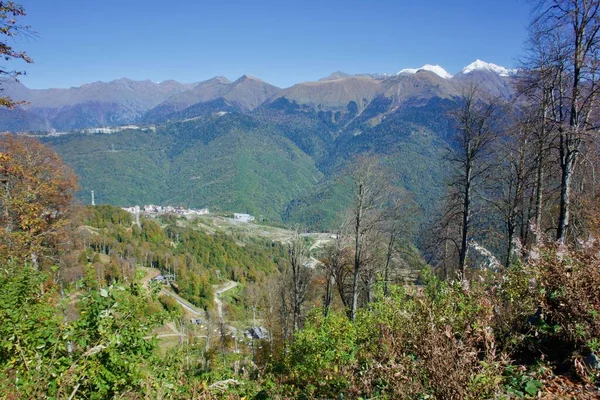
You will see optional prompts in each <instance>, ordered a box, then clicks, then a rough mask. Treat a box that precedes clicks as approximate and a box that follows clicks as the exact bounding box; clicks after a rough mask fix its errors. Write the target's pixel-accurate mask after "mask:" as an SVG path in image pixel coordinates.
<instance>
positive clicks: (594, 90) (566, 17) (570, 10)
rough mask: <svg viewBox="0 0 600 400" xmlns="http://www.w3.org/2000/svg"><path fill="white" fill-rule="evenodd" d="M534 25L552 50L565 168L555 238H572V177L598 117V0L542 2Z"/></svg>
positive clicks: (553, 119)
mask: <svg viewBox="0 0 600 400" xmlns="http://www.w3.org/2000/svg"><path fill="white" fill-rule="evenodd" d="M536 14H537V15H536V17H535V18H534V20H533V22H532V28H531V31H532V34H533V35H536V36H537V37H539V40H541V41H543V42H545V43H552V44H554V45H553V46H552V45H548V46H545V48H549V49H551V50H552V53H551V58H550V59H551V61H552V66H553V70H554V71H555V74H554V81H553V86H552V91H551V97H550V116H549V121H548V122H549V123H551V124H552V125H553V126H554V127H556V130H557V142H558V144H557V147H558V160H559V164H560V168H561V180H560V209H559V216H558V224H557V232H556V239H557V240H558V241H560V242H564V241H565V240H566V237H567V235H568V230H569V220H570V204H571V189H572V187H571V186H572V178H573V174H574V172H575V169H576V167H577V164H578V162H579V160H580V158H581V151H582V147H583V143H584V140H585V138H586V136H587V135H589V134H590V133H591V132H592V131H593V130H596V129H597V126H594V118H595V114H597V112H598V104H597V100H598V90H599V85H598V79H599V78H600V74H599V72H600V71H599V69H598V67H599V66H600V0H542V1H540V2H539V4H538V7H537V9H536Z"/></svg>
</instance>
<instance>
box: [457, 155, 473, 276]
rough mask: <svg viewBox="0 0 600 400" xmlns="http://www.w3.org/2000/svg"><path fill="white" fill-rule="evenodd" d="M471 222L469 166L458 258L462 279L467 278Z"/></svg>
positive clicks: (468, 167)
mask: <svg viewBox="0 0 600 400" xmlns="http://www.w3.org/2000/svg"><path fill="white" fill-rule="evenodd" d="M470 222H471V167H470V165H469V166H467V169H466V177H465V187H464V193H463V212H462V226H461V238H460V251H459V260H458V268H459V269H460V273H461V279H462V280H465V279H466V272H467V252H468V250H469V247H468V242H467V241H468V238H469V228H470Z"/></svg>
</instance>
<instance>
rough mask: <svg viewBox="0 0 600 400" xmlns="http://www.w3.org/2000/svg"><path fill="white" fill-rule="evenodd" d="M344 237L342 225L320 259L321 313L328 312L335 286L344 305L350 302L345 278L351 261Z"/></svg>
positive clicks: (346, 305)
mask: <svg viewBox="0 0 600 400" xmlns="http://www.w3.org/2000/svg"><path fill="white" fill-rule="evenodd" d="M345 239H346V237H345V235H344V226H343V225H342V226H340V227H339V229H338V230H337V232H336V233H335V240H334V241H333V244H331V245H330V246H329V247H328V248H327V249H326V250H325V255H324V257H323V258H322V259H321V264H322V265H323V269H324V271H325V298H324V301H323V313H324V314H325V315H327V314H329V311H330V310H331V304H332V303H333V298H334V294H335V289H336V288H337V289H338V292H339V295H340V299H341V301H342V304H343V305H344V307H345V308H348V305H349V303H350V300H349V296H348V293H347V290H346V286H347V285H346V281H347V279H346V278H347V275H348V271H349V267H350V266H351V264H352V263H351V257H350V254H349V251H348V248H347V247H346V244H347V243H346V240H345Z"/></svg>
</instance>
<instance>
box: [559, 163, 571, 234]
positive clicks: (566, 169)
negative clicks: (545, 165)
mask: <svg viewBox="0 0 600 400" xmlns="http://www.w3.org/2000/svg"><path fill="white" fill-rule="evenodd" d="M561 170H562V174H561V180H560V212H559V217H558V230H557V232H556V240H557V241H559V242H561V243H564V242H565V240H566V237H567V229H568V227H569V213H570V201H571V177H572V174H573V165H572V163H570V162H567V163H565V164H564V166H562V169H561Z"/></svg>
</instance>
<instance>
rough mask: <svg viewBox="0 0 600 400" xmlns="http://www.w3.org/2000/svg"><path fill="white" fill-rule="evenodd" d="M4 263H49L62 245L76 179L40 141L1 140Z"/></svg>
mask: <svg viewBox="0 0 600 400" xmlns="http://www.w3.org/2000/svg"><path fill="white" fill-rule="evenodd" d="M0 186H1V194H0V210H1V212H0V259H2V260H3V261H11V260H13V261H28V262H30V263H32V264H33V265H34V266H39V265H41V264H45V263H46V262H47V261H51V260H48V258H49V257H51V256H52V255H53V254H55V252H56V251H57V250H58V248H59V247H60V246H61V245H63V244H64V239H65V229H64V228H65V226H66V224H67V222H68V216H69V214H70V209H71V208H70V206H71V200H72V198H73V194H74V192H75V190H76V189H77V178H76V176H75V174H74V173H73V171H71V169H69V168H68V167H67V166H65V165H64V164H63V162H62V161H61V159H60V157H59V156H58V155H57V154H56V153H55V152H54V151H52V150H51V149H49V148H48V147H46V146H44V145H43V144H42V143H40V142H39V141H37V140H34V139H32V138H25V137H16V136H12V135H5V136H1V137H0Z"/></svg>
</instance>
